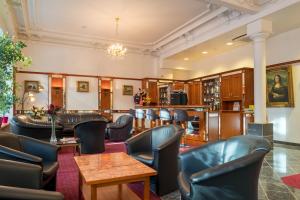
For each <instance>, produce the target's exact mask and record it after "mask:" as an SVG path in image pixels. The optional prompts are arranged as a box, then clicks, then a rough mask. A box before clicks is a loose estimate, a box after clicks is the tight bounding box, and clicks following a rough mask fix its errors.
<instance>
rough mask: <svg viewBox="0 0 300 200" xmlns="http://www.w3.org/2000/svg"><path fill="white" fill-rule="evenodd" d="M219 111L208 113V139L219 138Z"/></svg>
mask: <svg viewBox="0 0 300 200" xmlns="http://www.w3.org/2000/svg"><path fill="white" fill-rule="evenodd" d="M219 128H220V127H219V112H213V111H212V112H209V113H208V133H209V134H208V141H209V142H211V141H215V140H219Z"/></svg>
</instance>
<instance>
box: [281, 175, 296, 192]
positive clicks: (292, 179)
mask: <svg viewBox="0 0 300 200" xmlns="http://www.w3.org/2000/svg"><path fill="white" fill-rule="evenodd" d="M281 180H282V182H283V183H284V184H286V185H288V186H291V187H294V188H297V189H300V174H294V175H290V176H285V177H281Z"/></svg>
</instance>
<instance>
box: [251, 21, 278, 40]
mask: <svg viewBox="0 0 300 200" xmlns="http://www.w3.org/2000/svg"><path fill="white" fill-rule="evenodd" d="M271 34H272V22H271V21H269V20H265V19H259V20H256V21H254V22H252V23H250V24H248V25H247V36H248V37H249V38H251V39H252V40H254V41H264V40H265V39H266V38H268V37H269V36H270V35H271Z"/></svg>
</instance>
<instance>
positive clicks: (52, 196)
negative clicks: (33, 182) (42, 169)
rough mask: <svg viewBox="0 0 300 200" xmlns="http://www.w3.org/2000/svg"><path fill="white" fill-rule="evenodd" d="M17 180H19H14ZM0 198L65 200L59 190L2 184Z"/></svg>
mask: <svg viewBox="0 0 300 200" xmlns="http://www.w3.org/2000/svg"><path fill="white" fill-rule="evenodd" d="M14 181H15V182H16V181H18V180H14ZM0 199H5V200H63V199H64V196H63V195H62V194H61V193H59V192H52V191H46V190H38V189H28V188H21V187H10V186H3V185H0Z"/></svg>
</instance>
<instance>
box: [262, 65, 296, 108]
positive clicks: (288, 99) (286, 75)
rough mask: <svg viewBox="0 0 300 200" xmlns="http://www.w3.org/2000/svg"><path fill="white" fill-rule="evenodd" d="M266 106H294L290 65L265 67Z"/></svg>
mask: <svg viewBox="0 0 300 200" xmlns="http://www.w3.org/2000/svg"><path fill="white" fill-rule="evenodd" d="M267 107H294V92H293V76H292V66H291V65H285V66H279V67H273V68H268V69H267Z"/></svg>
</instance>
